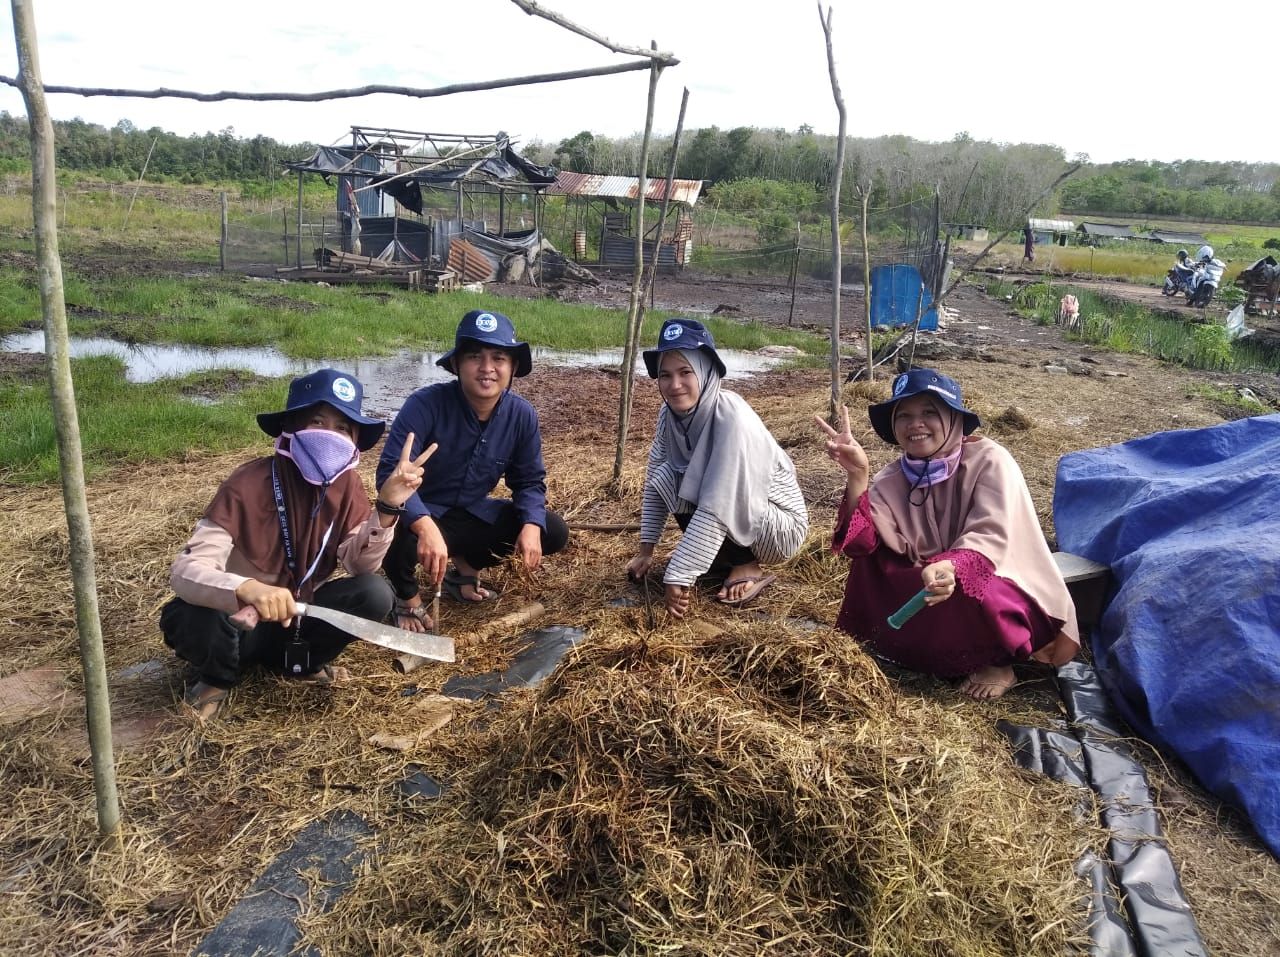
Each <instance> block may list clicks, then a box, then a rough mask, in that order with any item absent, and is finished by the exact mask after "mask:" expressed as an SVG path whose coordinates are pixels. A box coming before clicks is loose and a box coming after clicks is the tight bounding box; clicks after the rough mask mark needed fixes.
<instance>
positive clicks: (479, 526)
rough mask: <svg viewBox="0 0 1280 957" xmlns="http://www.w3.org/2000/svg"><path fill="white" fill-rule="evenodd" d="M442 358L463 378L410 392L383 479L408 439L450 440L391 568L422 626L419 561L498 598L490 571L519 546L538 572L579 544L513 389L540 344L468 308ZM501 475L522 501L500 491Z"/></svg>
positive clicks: (411, 618)
mask: <svg viewBox="0 0 1280 957" xmlns="http://www.w3.org/2000/svg"><path fill="white" fill-rule="evenodd" d="M436 365H438V366H441V367H442V368H445V369H448V370H449V371H451V372H452V373H453V374H454V375H455V376H457V379H456V380H455V381H453V382H441V383H436V384H435V385H429V386H426V387H424V388H421V389H418V390H417V391H416V392H414V393H413V394H412V395H411V396H409V398H408V399H407V400H406V401H405V404H404V407H403V408H401V410H400V412H399V414H397V415H396V418H395V421H394V422H393V423H392V425H391V431H390V432H389V433H388V435H387V441H386V444H385V446H384V447H383V450H382V458H381V460H380V461H379V462H378V486H379V487H381V486H382V483H383V482H385V481H386V480H387V478H388V477H389V476H390V475H391V473H392V472H394V471H395V468H396V465H397V463H398V462H399V461H400V453H401V450H402V449H403V447H404V446H405V444H406V443H407V444H409V446H410V450H411V454H412V455H414V456H415V457H416V456H417V455H418V454H419V453H420V452H421V450H422V449H425V448H427V447H428V446H429V445H431V444H432V443H433V442H434V443H436V444H438V445H439V452H438V454H437V455H436V456H435V457H434V458H433V459H432V464H431V467H430V468H428V469H427V470H426V474H425V475H424V476H423V481H422V485H421V487H419V489H418V493H417V495H415V496H413V497H411V498H410V499H409V500H408V501H407V502H405V504H404V512H403V514H402V515H401V516H400V521H399V522H398V523H397V525H396V532H395V538H394V540H393V542H392V544H391V548H390V549H389V550H388V551H387V557H386V559H385V560H384V561H383V565H382V568H383V571H384V572H386V575H387V579H388V580H389V581H390V582H391V587H392V588H393V589H394V590H395V593H396V612H395V613H396V624H398V625H399V626H400V627H402V628H408V629H410V630H412V631H422V630H424V629H425V628H426V627H429V626H430V625H431V619H430V616H429V615H428V613H427V609H426V607H425V606H424V604H423V601H422V596H421V595H420V594H419V592H418V578H417V566H418V565H421V566H422V569H423V572H424V574H425V576H426V579H427V581H429V582H431V583H432V584H439V583H441V582H443V585H444V588H445V590H446V591H447V592H448V593H449V595H450V596H451V597H453V598H454V599H455V600H457V601H475V602H479V601H486V600H488V599H490V598H493V597H495V596H496V592H494V591H493V590H492V589H489V588H486V587H484V586H483V585H481V583H480V581H479V573H480V570H481V569H482V568H488V567H490V566H492V565H496V564H497V563H498V562H500V561H502V559H504V558H505V557H506V556H508V555H510V554H511V553H512V552H514V553H515V554H516V555H518V556H519V557H520V559H521V561H523V563H524V565H525V567H526V568H527V569H529V570H530V571H536V570H537V568H538V566H539V565H540V564H541V562H542V556H543V555H552V554H554V553H556V552H558V551H559V550H560V549H562V548H564V546H565V544H566V543H567V542H568V540H569V528H568V526H567V525H566V524H565V522H564V519H562V518H561V517H560V516H559V515H557V514H556V513H555V512H550V511H548V510H547V501H546V498H547V486H546V469H545V468H544V467H543V464H542V435H541V432H540V431H539V429H538V413H537V412H535V411H534V408H533V406H532V405H530V404H529V402H528V401H527V400H526V399H524V398H523V397H521V396H519V395H516V394H515V393H513V392H511V391H510V389H511V382H512V379H513V378H517V377H520V376H526V375H528V374H529V372H530V371H531V370H532V368H533V361H532V358H531V356H530V353H529V345H528V343H525V342H520V341H519V340H517V339H516V333H515V328H514V327H513V326H512V324H511V320H510V319H508V318H507V317H506V316H504V315H502V314H501V313H498V312H487V311H484V310H480V309H474V310H472V311H471V312H468V313H467V314H466V315H465V316H463V317H462V321H461V322H460V323H458V330H457V332H456V334H455V336H454V346H453V349H452V350H450V351H449V352H447V353H445V354H444V355H443V356H441V357H440V358H439V359H437V360H436ZM499 479H502V480H504V481H505V482H506V485H507V488H508V489H510V491H511V497H510V498H495V497H493V496H492V495H490V493H491V492H492V491H493V490H494V488H495V487H496V486H497V484H498V481H499ZM450 560H452V561H453V566H454V567H453V568H452V569H451V568H449V562H450Z"/></svg>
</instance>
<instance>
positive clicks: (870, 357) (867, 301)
mask: <svg viewBox="0 0 1280 957" xmlns="http://www.w3.org/2000/svg"><path fill="white" fill-rule="evenodd" d="M858 193H859V195H860V196H861V197H862V318H863V329H864V332H865V333H866V337H867V381H868V382H873V381H875V377H876V364H875V355H876V350H875V344H874V342H873V341H872V336H871V244H870V243H869V242H868V241H867V213H868V211H869V210H868V208H867V207H868V205H869V204H870V202H871V184H870V183H865V184H862V185H860V186H859V187H858Z"/></svg>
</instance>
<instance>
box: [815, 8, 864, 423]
mask: <svg viewBox="0 0 1280 957" xmlns="http://www.w3.org/2000/svg"><path fill="white" fill-rule="evenodd" d="M834 15H835V11H833V10H832V9H831V7H827V12H826V16H825V17H824V16H823V12H822V3H821V2H819V3H818V21H819V22H820V23H821V24H822V33H823V36H824V37H825V38H826V41H827V72H828V73H829V74H830V75H831V95H832V97H833V98H834V99H835V101H836V112H837V113H838V114H839V116H840V128H839V131H838V132H837V133H836V168H835V170H834V172H833V173H832V175H831V402H830V406H831V407H830V410H829V415H830V420H831V421H832V422H833V423H834V422H836V421H837V416H838V414H839V412H840V385H841V381H840V267H841V263H840V181H841V179H842V177H843V176H844V147H845V129H846V124H847V122H848V116H847V114H846V112H845V108H844V97H842V96H841V95H840V80H839V78H838V77H837V76H836V58H835V52H834V50H833V49H832V46H831V21H832V18H833V17H834ZM864 208H865V204H864ZM863 223H864V226H863V228H864V229H865V228H866V227H865V223H866V217H865V216H864V217H863ZM870 294H871V290H869V289H867V290H864V298H865V296H868V295H870Z"/></svg>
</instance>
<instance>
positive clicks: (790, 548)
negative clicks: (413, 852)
mask: <svg viewBox="0 0 1280 957" xmlns="http://www.w3.org/2000/svg"><path fill="white" fill-rule="evenodd" d="M666 464H667V446H666V440H665V438H664V434H663V430H661V429H659V430H658V434H657V436H656V437H655V438H654V440H653V445H652V446H651V447H650V448H649V471H648V475H647V477H646V479H645V486H644V498H643V500H642V502H641V507H640V541H641V542H642V543H644V544H650V545H652V544H656V543H657V541H658V539H659V538H661V537H662V528H663V526H664V525H665V524H666V522H667V516H668V515H670V514H672V513H673V512H675V513H677V514H682V515H687V514H689V513H692V516H693V517H692V518H691V519H690V520H689V526H688V528H687V529H685V532H684V535H682V536H681V538H680V543H679V544H678V545H677V546H676V548H675V551H673V552H672V553H671V559H670V561H669V562H668V563H667V569H666V572H665V574H664V575H663V578H662V580H663V581H664V582H665V583H666V584H668V585H692V584H694V582H696V581H697V579H698V577H699V576H700V575H704V574H706V573H707V571H708V570H709V569H710V568H711V565H712V562H714V561H715V557H716V553H717V552H719V551H720V546H721V545H723V544H724V540H725V538H726V537H727V536H728V533H729V532H728V528H727V527H726V526H725V524H724V523H723V522H722V521H720V519H718V518H717V517H716V516H715V515H713V514H712V513H711V512H709V511H708V510H706V509H703V508H698V507H697V506H696V505H694V504H693V503H691V502H687V501H685V500H684V499H682V498H680V497H679V493H678V489H677V483H678V476H677V473H676V472H675V470H674V469H671V468H664V466H665V465H666ZM668 503H673V504H674V508H672V507H670V506H669V505H668ZM808 530H809V513H808V510H807V509H806V507H805V504H804V495H803V494H802V493H801V491H800V485H799V483H798V482H797V481H796V475H795V469H794V467H793V466H792V465H791V463H790V460H789V459H787V458H786V457H785V456H784V457H782V458H780V459H779V461H778V463H777V464H776V465H775V466H774V469H773V473H772V474H771V475H770V477H769V496H768V504H767V507H766V510H765V514H764V516H763V519H762V522H761V525H760V531H759V533H758V534H757V535H756V540H755V541H754V542H752V543H751V546H750V547H751V551H752V553H753V554H754V555H755V557H756V559H757V560H758V561H760V562H762V563H764V564H774V563H777V562H782V561H786V560H787V559H788V558H790V557H791V556H792V555H794V554H795V553H796V551H797V550H798V549H799V548H800V545H801V543H802V542H803V541H804V537H805V534H806V533H807V532H808Z"/></svg>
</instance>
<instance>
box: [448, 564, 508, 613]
mask: <svg viewBox="0 0 1280 957" xmlns="http://www.w3.org/2000/svg"><path fill="white" fill-rule="evenodd" d="M443 584H444V593H445V594H446V595H448V596H449V597H450V598H452V599H453V600H454V601H456V602H459V603H461V604H463V605H483V604H484V603H485V602H487V601H494V600H495V599H497V597H498V595H500V594H501V592H499V591H498V589H496V588H494V587H493V586H492V585H488V584H484V583H482V582H481V581H480V576H478V575H464V574H462V572H458V571H454V570H452V569H450V570H449V571H447V572H445V573H444V583H443ZM464 585H470V586H471V587H472V588H483V589H484V590H485V591H487V592H488V593H489V595H488V597H486V598H482V599H480V600H479V601H476V600H475V599H473V598H468V597H467V596H466V595H464V594H462V587H463V586H464Z"/></svg>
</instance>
